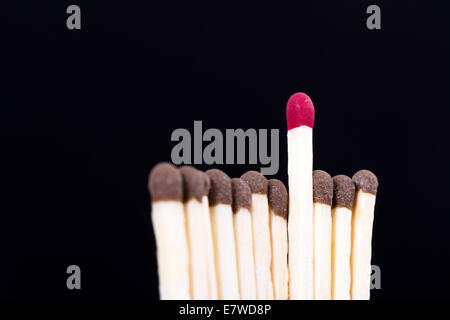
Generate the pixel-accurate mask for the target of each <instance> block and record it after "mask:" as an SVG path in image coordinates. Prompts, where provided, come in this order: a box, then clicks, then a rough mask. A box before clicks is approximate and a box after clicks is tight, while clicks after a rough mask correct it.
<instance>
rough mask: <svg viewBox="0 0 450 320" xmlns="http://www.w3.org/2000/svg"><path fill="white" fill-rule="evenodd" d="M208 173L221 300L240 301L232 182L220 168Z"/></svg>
mask: <svg viewBox="0 0 450 320" xmlns="http://www.w3.org/2000/svg"><path fill="white" fill-rule="evenodd" d="M206 174H208V176H209V178H210V181H211V188H210V190H209V208H210V212H211V226H212V234H213V240H214V248H215V250H214V251H215V265H216V274H217V277H218V297H219V299H224V300H236V299H239V298H240V295H239V280H238V274H237V263H236V245H235V239H234V227H233V212H232V209H231V203H232V193H231V179H230V177H228V176H227V175H226V174H225V173H224V172H223V171H221V170H218V169H211V170H208V171H206Z"/></svg>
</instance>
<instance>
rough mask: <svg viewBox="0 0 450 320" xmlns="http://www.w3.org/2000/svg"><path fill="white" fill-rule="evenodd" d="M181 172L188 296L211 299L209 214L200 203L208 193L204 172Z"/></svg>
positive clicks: (193, 169) (193, 170) (192, 170)
mask: <svg viewBox="0 0 450 320" xmlns="http://www.w3.org/2000/svg"><path fill="white" fill-rule="evenodd" d="M180 172H181V175H182V178H183V202H184V210H185V214H186V221H187V226H188V228H187V230H188V232H187V233H188V244H189V249H190V250H189V253H190V274H191V291H192V292H191V296H192V298H193V299H195V300H206V299H210V298H211V296H210V284H209V281H210V279H209V277H208V271H209V270H208V268H209V263H210V261H209V247H208V243H209V242H211V241H212V239H211V238H210V234H209V233H208V228H210V227H211V223H210V222H209V211H208V212H205V210H204V208H203V204H202V201H203V197H204V196H206V195H207V194H208V192H209V184H207V183H205V182H206V181H205V177H204V173H203V172H201V171H199V170H197V169H195V168H194V167H190V166H184V167H182V168H180ZM214 281H216V280H215V279H214Z"/></svg>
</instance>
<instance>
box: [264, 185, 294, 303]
mask: <svg viewBox="0 0 450 320" xmlns="http://www.w3.org/2000/svg"><path fill="white" fill-rule="evenodd" d="M268 198H269V212H270V228H271V234H272V237H271V239H272V279H273V289H274V290H273V291H274V298H275V299H276V300H287V298H288V296H289V288H288V281H289V271H288V265H287V262H288V261H287V259H288V238H287V201H288V194H287V190H286V187H285V186H284V184H283V182H281V181H280V180H277V179H270V180H269V194H268Z"/></svg>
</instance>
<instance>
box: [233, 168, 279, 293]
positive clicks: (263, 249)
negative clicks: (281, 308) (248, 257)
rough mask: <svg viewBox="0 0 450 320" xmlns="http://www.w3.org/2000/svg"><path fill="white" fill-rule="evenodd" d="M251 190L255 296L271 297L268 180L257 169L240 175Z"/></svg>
mask: <svg viewBox="0 0 450 320" xmlns="http://www.w3.org/2000/svg"><path fill="white" fill-rule="evenodd" d="M241 179H242V180H244V181H245V182H247V183H248V185H249V187H250V190H251V192H252V205H251V214H252V222H253V251H254V257H255V274H256V298H257V299H258V300H272V299H273V285H272V274H271V270H270V264H271V241H270V226H269V223H270V221H269V203H268V199H267V192H268V182H267V179H266V178H264V176H263V175H262V174H261V173H259V172H257V171H248V172H246V173H245V174H243V175H242V176H241Z"/></svg>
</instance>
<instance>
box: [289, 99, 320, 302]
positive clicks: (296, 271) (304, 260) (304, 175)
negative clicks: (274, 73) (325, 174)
mask: <svg viewBox="0 0 450 320" xmlns="http://www.w3.org/2000/svg"><path fill="white" fill-rule="evenodd" d="M286 118H287V128H288V133H287V136H288V176H289V194H290V196H289V221H288V236H289V298H290V299H292V300H303V299H304V300H312V299H313V297H314V281H313V275H314V271H313V268H314V264H313V254H314V253H313V252H314V251H313V241H314V238H313V186H312V185H313V181H312V167H313V152H312V134H313V130H312V128H313V125H314V106H313V103H312V101H311V99H310V98H309V97H308V96H307V95H306V94H304V93H296V94H294V95H293V96H292V97H291V98H290V99H289V101H288V103H287V107H286Z"/></svg>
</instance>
